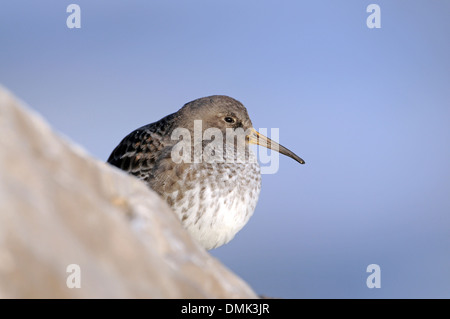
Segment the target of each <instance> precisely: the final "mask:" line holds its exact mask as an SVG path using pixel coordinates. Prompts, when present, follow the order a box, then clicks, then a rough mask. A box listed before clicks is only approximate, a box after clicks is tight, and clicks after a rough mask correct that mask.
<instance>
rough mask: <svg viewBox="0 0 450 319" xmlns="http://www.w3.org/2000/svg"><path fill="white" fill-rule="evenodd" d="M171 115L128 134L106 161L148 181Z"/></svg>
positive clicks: (159, 152)
mask: <svg viewBox="0 0 450 319" xmlns="http://www.w3.org/2000/svg"><path fill="white" fill-rule="evenodd" d="M171 119H172V115H169V116H167V117H165V118H163V119H161V120H160V121H158V122H155V123H152V124H149V125H146V126H143V127H141V128H139V129H137V130H135V131H133V132H131V133H130V134H128V135H127V136H126V137H125V138H124V139H123V140H122V141H121V142H120V143H119V145H118V146H117V147H116V148H115V149H114V151H113V152H112V153H111V155H110V156H109V158H108V163H110V164H112V165H114V166H116V167H118V168H120V169H122V170H124V171H126V172H128V173H130V174H133V175H135V176H137V177H139V178H140V179H143V180H145V181H148V179H149V177H150V174H151V171H152V169H153V167H154V165H155V162H156V161H157V160H158V157H159V156H160V154H161V152H162V150H163V149H164V147H165V144H166V143H165V141H167V139H168V138H169V137H168V136H166V135H165V134H164V133H166V132H167V131H168V130H169V129H170V127H171V122H172V121H171Z"/></svg>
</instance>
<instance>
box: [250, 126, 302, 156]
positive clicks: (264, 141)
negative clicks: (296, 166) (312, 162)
mask: <svg viewBox="0 0 450 319" xmlns="http://www.w3.org/2000/svg"><path fill="white" fill-rule="evenodd" d="M248 142H249V143H250V144H256V145H261V146H264V147H267V148H269V149H271V150H274V151H277V152H279V153H280V154H283V155H286V156H289V157H290V158H293V159H294V160H296V161H297V162H299V163H300V164H305V161H304V160H303V159H301V158H300V157H298V156H297V155H296V154H295V153H294V152H291V151H290V150H288V149H287V148H286V147H284V146H283V145H280V144H278V143H277V142H274V141H272V140H271V139H270V138H268V137H267V136H264V135H262V134H261V133H259V132H258V131H256V130H255V129H254V128H252V129H251V132H250V134H249V135H248Z"/></svg>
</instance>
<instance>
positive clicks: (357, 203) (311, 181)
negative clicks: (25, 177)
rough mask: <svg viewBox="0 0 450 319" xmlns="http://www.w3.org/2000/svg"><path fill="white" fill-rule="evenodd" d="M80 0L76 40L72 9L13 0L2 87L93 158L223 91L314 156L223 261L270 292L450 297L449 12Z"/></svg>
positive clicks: (438, 5)
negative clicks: (373, 278) (377, 277)
mask: <svg viewBox="0 0 450 319" xmlns="http://www.w3.org/2000/svg"><path fill="white" fill-rule="evenodd" d="M73 2H74V3H77V4H79V5H80V7H81V26H82V27H81V29H68V28H67V27H66V18H67V16H68V15H69V14H68V13H66V7H67V6H68V5H69V4H70V3H72V2H71V1H48V0H40V1H3V3H2V5H1V10H0V43H1V44H0V83H1V84H3V85H4V86H6V87H7V88H9V89H10V90H12V91H13V92H14V93H15V94H16V95H18V96H19V97H20V98H21V99H22V100H24V101H25V102H26V103H28V104H29V105H30V106H31V107H32V108H34V109H35V110H37V111H38V112H39V113H41V114H42V115H43V116H44V117H45V118H46V119H47V120H48V121H49V122H50V124H51V125H52V126H53V127H54V128H55V129H57V130H58V131H59V132H61V133H62V134H64V135H66V136H68V137H69V138H70V139H72V140H73V141H75V142H76V143H78V144H80V145H82V146H83V147H84V148H85V149H87V151H88V152H89V153H90V154H92V155H93V156H94V157H96V158H99V159H102V160H106V159H107V158H108V156H109V154H110V152H111V151H112V149H113V148H114V147H115V146H116V145H117V143H118V142H119V141H120V140H121V139H122V138H123V137H124V136H125V135H126V134H128V133H129V132H130V131H132V130H134V129H135V128H138V127H139V126H141V125H144V124H147V123H151V122H154V121H156V120H158V119H160V118H161V117H163V116H165V115H167V114H169V113H171V112H174V111H176V110H178V108H179V107H181V106H182V105H183V104H184V103H186V102H188V101H190V100H193V99H195V98H198V97H202V96H207V95H211V94H226V95H229V96H232V97H234V98H236V99H238V100H240V101H241V102H243V103H244V105H246V107H247V109H248V111H249V114H250V116H251V118H252V121H253V124H254V126H255V127H256V128H279V129H280V142H281V144H283V145H284V146H286V147H288V148H289V149H291V150H293V151H294V152H296V153H297V154H298V155H299V156H300V157H302V158H304V159H305V161H306V165H299V164H298V163H296V162H295V161H293V160H292V159H290V158H287V157H281V158H280V168H279V171H278V173H277V174H274V175H264V176H263V187H262V192H261V197H260V200H259V203H258V206H257V208H256V211H255V214H254V216H253V217H252V219H251V220H250V222H249V223H248V225H247V226H246V227H245V228H244V229H243V230H242V231H241V232H240V233H238V235H237V236H236V238H235V239H234V240H233V241H232V242H230V243H229V244H228V245H226V246H223V247H221V248H219V249H216V250H214V251H213V252H212V254H213V255H214V256H216V257H217V258H218V259H220V260H221V261H222V262H223V263H224V264H225V265H227V266H228V267H229V268H231V269H232V270H233V271H235V272H236V273H237V274H238V275H240V276H241V277H242V278H243V279H245V280H246V281H247V282H248V283H249V284H250V285H251V286H252V287H253V288H254V289H255V291H256V292H257V293H259V294H264V295H268V296H273V297H281V298H450V148H449V145H450V59H449V57H450V41H449V35H450V34H449V33H450V19H449V15H450V2H449V1H437V0H421V1H419V0H414V1H413V0H409V1H406V0H395V1H392V0H391V1H376V2H371V1H361V0H352V1H335V0H334V1H333V0H323V1H256V0H253V1H249V0H246V1H237V0H232V1H230V0H227V1H206V0H203V1H198V0H192V1H170V0H164V1H162V0H158V1H113V0H108V1H102V0H96V1H91V0H89V1H87V0H85V1H73ZM370 3H377V4H378V5H380V7H381V26H382V28H381V29H369V28H368V27H367V26H366V18H367V16H368V15H369V13H366V7H367V6H368V5H369V4H370ZM372 263H375V264H378V265H380V267H381V288H380V289H369V288H367V286H366V278H367V276H368V275H369V274H368V273H366V267H367V266H368V265H369V264H372Z"/></svg>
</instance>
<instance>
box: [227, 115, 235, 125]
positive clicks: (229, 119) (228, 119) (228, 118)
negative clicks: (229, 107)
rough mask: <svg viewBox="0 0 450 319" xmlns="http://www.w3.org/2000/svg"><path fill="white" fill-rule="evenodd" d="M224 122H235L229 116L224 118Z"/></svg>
mask: <svg viewBox="0 0 450 319" xmlns="http://www.w3.org/2000/svg"><path fill="white" fill-rule="evenodd" d="M224 120H225V122H227V123H234V122H235V121H234V118H232V117H230V116H227V117H226V118H224Z"/></svg>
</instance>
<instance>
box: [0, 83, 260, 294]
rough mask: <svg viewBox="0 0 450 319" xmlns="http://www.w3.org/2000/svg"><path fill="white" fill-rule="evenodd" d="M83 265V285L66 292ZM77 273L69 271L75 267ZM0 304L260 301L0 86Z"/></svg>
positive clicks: (150, 204) (156, 209)
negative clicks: (90, 300)
mask: <svg viewBox="0 0 450 319" xmlns="http://www.w3.org/2000/svg"><path fill="white" fill-rule="evenodd" d="M71 264H76V265H79V267H80V277H79V279H80V281H79V282H80V285H81V286H80V288H68V286H67V284H66V281H67V280H68V277H69V276H70V277H69V282H76V280H75V281H73V276H74V275H75V274H76V272H73V273H72V272H67V266H68V265H71ZM72 271H73V270H72ZM0 298H257V296H256V295H255V293H254V292H253V291H252V289H251V288H250V287H249V286H248V285H247V284H246V283H245V282H243V281H242V280H241V279H240V278H238V277H237V276H236V275H234V274H233V273H231V272H230V271H229V270H227V269H226V268H225V267H224V266H223V265H222V264H221V263H220V262H219V261H217V260H216V259H214V258H213V257H212V256H211V255H209V254H208V253H207V252H206V251H205V250H204V249H203V248H201V247H200V246H199V245H198V244H197V243H196V242H194V241H193V239H191V237H190V236H189V234H188V233H187V232H186V231H185V230H184V229H183V228H182V227H181V226H180V223H179V221H178V220H177V219H176V217H175V216H174V214H173V212H172V211H171V210H170V208H169V207H168V206H167V205H166V204H165V202H163V201H162V200H161V199H160V198H159V197H158V196H157V195H156V194H155V193H154V192H152V191H151V190H150V189H148V188H147V187H146V186H145V185H144V184H143V183H141V182H140V181H139V180H138V179H136V178H134V177H131V176H128V175H126V174H125V173H123V172H121V171H119V170H117V169H115V168H113V167H111V166H109V165H108V164H105V163H104V162H102V161H99V160H96V159H93V158H91V157H90V156H89V155H87V154H86V153H85V152H84V151H83V150H82V149H80V148H79V147H77V146H76V145H73V143H71V142H69V141H67V140H65V139H63V138H61V137H60V136H58V135H57V134H55V133H54V132H53V131H52V130H51V128H50V127H49V126H48V125H47V124H46V123H45V121H43V120H42V119H41V117H40V116H39V115H37V114H35V113H34V112H33V111H31V110H29V109H28V108H26V107H24V106H23V105H22V104H21V103H20V102H18V101H17V100H16V99H15V98H14V97H13V96H12V95H11V93H9V92H8V91H7V90H5V89H4V88H2V87H1V86H0Z"/></svg>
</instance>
